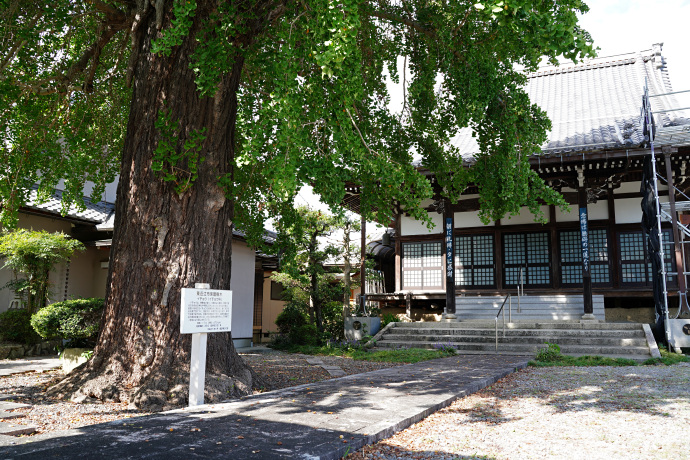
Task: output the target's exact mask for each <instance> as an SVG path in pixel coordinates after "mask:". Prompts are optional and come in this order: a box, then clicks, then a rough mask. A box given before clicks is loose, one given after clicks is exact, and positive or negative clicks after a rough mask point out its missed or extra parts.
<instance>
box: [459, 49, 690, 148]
mask: <svg viewBox="0 0 690 460" xmlns="http://www.w3.org/2000/svg"><path fill="white" fill-rule="evenodd" d="M645 79H646V80H647V84H648V86H649V92H650V95H654V94H663V93H668V92H671V91H672V88H671V84H670V81H669V78H668V71H667V69H666V63H665V60H664V59H663V57H662V56H661V47H660V46H657V45H655V47H654V49H653V50H648V51H644V52H640V53H634V54H627V55H620V56H613V57H608V58H597V59H593V60H590V61H588V62H585V63H581V64H572V63H571V64H562V65H560V66H545V67H542V68H540V69H539V70H538V71H537V72H535V73H532V74H530V75H529V76H528V82H527V86H526V91H527V94H528V95H529V97H530V99H531V100H532V102H533V103H535V104H537V105H538V106H539V107H541V108H542V109H543V110H545V111H546V113H547V114H548V116H549V118H550V119H551V123H552V129H551V132H550V133H549V135H548V141H547V142H546V144H544V145H543V146H542V155H545V156H549V155H552V154H562V153H569V152H586V151H591V150H601V149H611V148H632V147H638V146H640V145H641V144H642V143H643V141H644V139H643V136H642V118H641V106H642V94H643V89H644V86H645ZM651 102H652V108H653V110H654V111H659V110H668V109H670V108H678V107H680V106H679V104H678V103H677V101H676V98H675V96H664V97H656V98H652V99H651ZM656 117H657V119H656V122H657V126H659V127H664V126H665V127H668V126H678V125H690V119H688V118H685V115H684V113H683V112H668V113H666V114H659V115H656ZM452 143H453V145H455V146H456V147H458V148H459V149H460V152H461V153H462V155H463V157H465V158H467V159H468V160H470V161H471V158H472V156H473V155H474V154H475V153H477V151H478V150H479V148H478V145H477V143H476V141H475V139H474V138H473V137H472V135H471V130H470V129H469V128H464V129H462V130H461V131H460V132H459V133H458V135H457V136H456V137H455V138H454V139H453V141H452Z"/></svg>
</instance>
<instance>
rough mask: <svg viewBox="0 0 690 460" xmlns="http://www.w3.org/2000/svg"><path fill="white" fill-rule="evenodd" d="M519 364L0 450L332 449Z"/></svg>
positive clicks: (241, 452)
mask: <svg viewBox="0 0 690 460" xmlns="http://www.w3.org/2000/svg"><path fill="white" fill-rule="evenodd" d="M525 365H526V359H525V358H524V357H519V356H507V355H497V356H491V355H489V356H487V355H460V356H455V357H451V358H444V359H437V360H433V361H426V362H422V363H417V364H410V365H407V366H398V367H394V368H389V369H382V370H378V371H374V372H368V373H364V374H357V375H350V376H346V377H342V378H335V379H330V380H325V381H322V382H318V383H314V384H309V385H301V386H298V387H292V388H287V389H283V390H276V391H272V392H267V393H263V394H259V395H254V396H249V397H246V398H244V399H242V400H237V401H231V402H227V403H222V404H215V405H206V406H199V407H197V408H194V409H180V410H175V411H169V412H162V413H159V414H155V415H151V416H146V417H139V418H134V419H127V420H119V421H116V422H110V423H105V424H100V425H92V426H88V427H82V428H79V429H75V430H69V431H64V432H59V433H48V434H45V435H37V436H31V437H24V438H10V437H5V436H2V437H0V453H1V454H0V456H1V457H2V458H8V459H14V458H20V459H24V458H36V459H45V458H56V459H78V458H83V459H86V458H94V457H98V458H99V459H100V460H107V459H118V460H119V459H139V458H153V459H165V460H173V459H189V458H195V457H198V458H205V459H221V458H231V459H233V460H240V459H274V458H290V459H294V458H297V459H338V458H340V457H342V456H343V455H345V454H346V453H348V452H353V451H355V450H357V449H359V448H360V447H362V446H364V445H366V444H371V443H374V442H376V441H378V440H381V439H384V438H386V437H389V436H390V435H392V434H393V433H395V432H396V431H399V430H401V429H404V428H405V427H407V426H409V425H411V424H412V423H415V422H417V421H419V420H421V419H422V418H424V417H426V416H427V415H429V414H431V413H433V412H435V411H437V410H439V409H440V408H442V407H445V406H447V405H448V404H450V403H451V402H452V401H454V400H455V399H457V398H458V397H462V396H465V395H468V394H470V393H473V392H476V391H478V390H479V389H481V388H484V387H486V386H488V385H490V384H492V383H494V382H495V381H496V380H498V379H499V378H501V377H504V376H506V375H508V374H510V373H511V372H513V371H515V370H516V369H517V368H522V367H524V366H525Z"/></svg>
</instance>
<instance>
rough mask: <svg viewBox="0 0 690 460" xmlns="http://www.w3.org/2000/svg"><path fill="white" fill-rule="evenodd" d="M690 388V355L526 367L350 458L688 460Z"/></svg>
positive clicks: (349, 458)
mask: <svg viewBox="0 0 690 460" xmlns="http://www.w3.org/2000/svg"><path fill="white" fill-rule="evenodd" d="M689 392H690V364H689V363H683V364H677V365H674V366H644V367H589V368H586V367H560V368H558V367H553V368H532V367H529V368H527V369H524V370H522V371H519V372H517V373H515V374H512V375H510V376H508V377H506V378H504V379H501V380H500V381H499V382H497V383H496V384H494V385H492V386H491V387H488V388H486V389H484V390H482V391H480V392H478V393H475V394H474V395H471V396H468V397H466V398H463V399H460V400H458V401H456V402H455V403H453V404H452V405H450V406H449V407H447V408H445V409H443V410H441V411H439V412H436V413H435V414H432V415H431V416H429V417H428V418H426V419H425V420H423V421H421V422H419V423H417V424H415V425H413V426H411V427H410V428H408V429H406V430H404V431H401V432H400V433H398V434H396V435H395V436H393V437H391V438H388V439H386V440H384V441H381V442H379V443H378V444H375V445H373V446H367V447H365V448H364V449H362V450H361V451H359V452H356V453H354V454H351V455H349V456H348V457H347V459H348V460H361V459H391V460H392V459H475V458H476V459H541V458H562V459H607V460H611V459H626V460H627V459H681V458H690V436H688V428H689V427H690V394H689Z"/></svg>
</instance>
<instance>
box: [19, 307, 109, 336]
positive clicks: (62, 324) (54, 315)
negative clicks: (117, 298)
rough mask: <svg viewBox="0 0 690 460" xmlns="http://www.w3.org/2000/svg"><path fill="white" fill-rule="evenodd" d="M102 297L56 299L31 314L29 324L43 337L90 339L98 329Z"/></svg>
mask: <svg viewBox="0 0 690 460" xmlns="http://www.w3.org/2000/svg"><path fill="white" fill-rule="evenodd" d="M103 306H104V301H103V299H73V300H66V301H64V302H56V303H54V304H51V305H48V306H47V307H44V308H42V309H40V310H39V311H38V312H37V313H35V314H34V315H33V316H32V317H31V326H33V328H34V329H35V331H36V332H38V334H39V335H40V336H41V337H43V338H44V339H66V340H69V341H70V342H71V343H72V345H77V344H79V345H81V344H88V343H90V342H93V341H94V339H95V338H96V336H97V335H98V331H99V329H100V323H101V316H102V313H103Z"/></svg>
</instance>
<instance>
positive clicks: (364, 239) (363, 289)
mask: <svg viewBox="0 0 690 460" xmlns="http://www.w3.org/2000/svg"><path fill="white" fill-rule="evenodd" d="M360 206H361V199H360ZM360 212H362V210H361V209H360ZM360 225H361V227H362V235H361V246H362V248H361V261H360V264H359V281H360V283H361V287H360V310H361V312H362V314H364V312H366V301H367V300H366V299H367V292H366V289H367V275H366V273H367V270H366V268H367V265H366V263H367V221H366V219H365V218H364V213H363V212H362V220H361V224H360Z"/></svg>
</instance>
